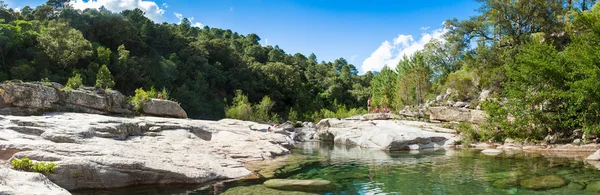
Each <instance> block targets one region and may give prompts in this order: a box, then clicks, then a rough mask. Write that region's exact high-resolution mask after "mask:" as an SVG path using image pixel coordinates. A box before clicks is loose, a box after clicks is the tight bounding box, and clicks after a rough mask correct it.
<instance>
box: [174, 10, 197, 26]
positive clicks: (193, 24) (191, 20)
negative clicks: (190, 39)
mask: <svg viewBox="0 0 600 195" xmlns="http://www.w3.org/2000/svg"><path fill="white" fill-rule="evenodd" d="M173 14H175V17H177V19H178V20H179V23H181V20H182V19H183V18H184V17H183V14H180V13H177V12H173ZM188 20H189V21H190V23H192V26H193V27H198V28H202V27H204V24H202V23H200V22H196V23H194V17H190V18H188Z"/></svg>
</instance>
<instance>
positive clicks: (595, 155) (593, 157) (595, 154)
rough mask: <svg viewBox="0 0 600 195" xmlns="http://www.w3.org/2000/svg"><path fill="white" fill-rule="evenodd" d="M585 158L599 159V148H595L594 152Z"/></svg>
mask: <svg viewBox="0 0 600 195" xmlns="http://www.w3.org/2000/svg"><path fill="white" fill-rule="evenodd" d="M585 160H593V161H600V150H597V151H596V152H594V153H593V154H591V155H590V156H588V157H587V158H586V159H585Z"/></svg>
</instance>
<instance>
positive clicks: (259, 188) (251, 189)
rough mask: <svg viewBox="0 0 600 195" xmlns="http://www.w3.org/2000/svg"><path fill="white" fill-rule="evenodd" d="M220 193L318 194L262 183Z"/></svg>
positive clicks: (223, 194) (245, 194) (234, 194)
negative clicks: (274, 187) (275, 187)
mask: <svg viewBox="0 0 600 195" xmlns="http://www.w3.org/2000/svg"><path fill="white" fill-rule="evenodd" d="M221 195H318V194H315V193H309V192H294V191H283V190H276V189H271V188H267V187H265V186H264V185H252V186H238V187H234V188H231V189H228V190H227V191H225V192H223V193H222V194H221Z"/></svg>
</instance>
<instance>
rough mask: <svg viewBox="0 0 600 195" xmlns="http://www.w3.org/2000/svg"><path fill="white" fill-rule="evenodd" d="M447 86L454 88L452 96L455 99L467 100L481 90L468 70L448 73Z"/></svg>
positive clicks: (474, 96)
mask: <svg viewBox="0 0 600 195" xmlns="http://www.w3.org/2000/svg"><path fill="white" fill-rule="evenodd" d="M446 88H450V89H453V92H452V94H451V95H452V97H453V99H455V100H461V101H466V100H470V99H474V98H476V97H477V95H479V93H478V92H479V90H477V86H476V85H475V83H474V81H473V75H472V73H471V72H468V71H467V70H464V69H463V70H459V71H456V72H453V73H450V74H449V75H448V80H447V81H446Z"/></svg>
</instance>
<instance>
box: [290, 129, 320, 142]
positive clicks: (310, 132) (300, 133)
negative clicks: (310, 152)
mask: <svg viewBox="0 0 600 195" xmlns="http://www.w3.org/2000/svg"><path fill="white" fill-rule="evenodd" d="M294 132H295V133H296V134H295V136H294V137H293V139H294V141H299V142H303V141H308V140H311V139H313V136H314V135H315V133H316V132H317V130H316V129H315V128H309V127H302V128H296V129H295V130H294Z"/></svg>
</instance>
